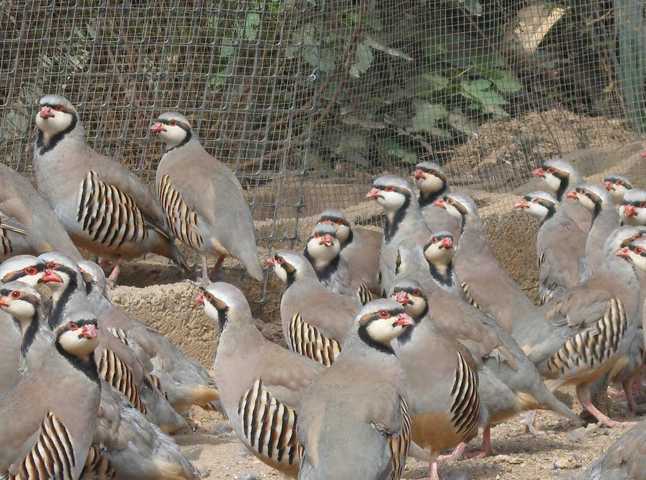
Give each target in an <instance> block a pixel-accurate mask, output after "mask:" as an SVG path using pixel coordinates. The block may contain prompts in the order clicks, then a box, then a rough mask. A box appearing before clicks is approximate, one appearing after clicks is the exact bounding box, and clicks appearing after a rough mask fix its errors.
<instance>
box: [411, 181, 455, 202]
mask: <svg viewBox="0 0 646 480" xmlns="http://www.w3.org/2000/svg"><path fill="white" fill-rule="evenodd" d="M448 189H449V188H448V185H447V184H446V183H444V184H443V185H442V188H440V189H439V190H436V191H435V192H424V191H423V190H420V191H419V198H418V201H419V206H420V208H424V207H426V206H427V205H431V204H433V202H434V201H435V200H437V199H438V198H440V197H442V196H443V195H444V194H445V193H447V191H448Z"/></svg>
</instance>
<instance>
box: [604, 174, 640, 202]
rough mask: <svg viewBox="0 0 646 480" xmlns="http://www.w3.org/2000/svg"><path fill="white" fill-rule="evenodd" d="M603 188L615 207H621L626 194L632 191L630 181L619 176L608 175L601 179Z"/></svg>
mask: <svg viewBox="0 0 646 480" xmlns="http://www.w3.org/2000/svg"><path fill="white" fill-rule="evenodd" d="M603 186H604V187H605V188H606V190H607V191H608V195H610V200H612V203H614V204H615V205H621V202H622V201H623V200H624V195H626V192H628V191H629V190H632V189H633V184H632V183H631V181H630V180H628V179H627V178H626V177H622V176H621V175H608V176H607V177H606V178H604V179H603Z"/></svg>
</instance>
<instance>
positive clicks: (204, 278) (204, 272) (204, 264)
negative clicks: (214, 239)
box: [202, 255, 210, 285]
mask: <svg viewBox="0 0 646 480" xmlns="http://www.w3.org/2000/svg"><path fill="white" fill-rule="evenodd" d="M202 282H204V284H206V285H208V284H209V282H210V280H209V265H208V262H207V261H206V255H202Z"/></svg>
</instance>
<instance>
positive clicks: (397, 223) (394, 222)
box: [384, 195, 422, 242]
mask: <svg viewBox="0 0 646 480" xmlns="http://www.w3.org/2000/svg"><path fill="white" fill-rule="evenodd" d="M421 217H422V214H421V212H420V210H419V205H418V204H417V200H415V202H412V201H411V196H408V195H407V196H406V200H404V203H403V205H402V206H401V207H399V208H398V209H397V210H396V211H394V212H387V213H386V219H385V221H384V239H385V241H386V242H390V241H391V240H392V239H393V237H394V236H395V235H396V234H397V232H398V231H399V230H400V228H401V227H402V226H404V225H405V224H406V223H410V222H413V221H415V220H417V219H419V218H421Z"/></svg>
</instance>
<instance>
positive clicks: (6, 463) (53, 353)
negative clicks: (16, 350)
mask: <svg viewBox="0 0 646 480" xmlns="http://www.w3.org/2000/svg"><path fill="white" fill-rule="evenodd" d="M96 345H97V338H96V318H94V317H93V316H92V314H90V313H89V312H78V313H76V314H74V315H71V316H70V317H69V318H66V319H65V321H64V322H63V323H62V324H61V326H59V327H58V328H57V329H56V331H55V343H53V344H52V345H51V347H50V349H49V352H48V355H47V358H45V359H44V360H43V362H42V364H41V366H40V368H38V369H34V370H31V371H30V372H29V374H27V375H26V376H25V377H24V378H23V379H22V380H21V381H20V382H19V383H18V385H16V386H15V387H14V388H13V389H11V390H10V391H9V392H8V393H7V394H6V395H4V396H3V397H2V398H1V399H0V424H2V426H3V427H2V431H0V444H2V449H0V472H3V473H4V474H5V475H7V476H8V477H9V478H12V479H13V478H16V479H20V478H43V479H44V478H61V479H63V478H64V479H75V478H79V475H80V473H81V470H82V469H83V466H84V463H85V459H86V456H87V453H88V450H89V449H90V445H91V443H92V439H93V436H94V429H95V426H96V421H97V409H98V408H99V400H100V394H101V392H100V386H99V378H98V375H97V370H96V365H95V363H94V357H93V351H94V348H95V347H96Z"/></svg>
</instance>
